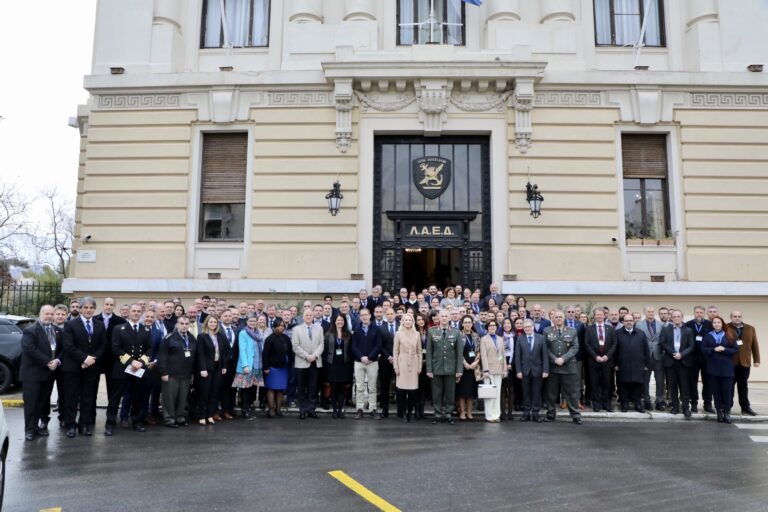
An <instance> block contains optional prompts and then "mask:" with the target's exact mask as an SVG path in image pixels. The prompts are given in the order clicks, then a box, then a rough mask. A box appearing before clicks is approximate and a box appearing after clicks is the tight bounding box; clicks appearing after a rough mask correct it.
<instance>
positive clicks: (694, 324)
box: [685, 306, 715, 413]
mask: <svg viewBox="0 0 768 512" xmlns="http://www.w3.org/2000/svg"><path fill="white" fill-rule="evenodd" d="M705 312H706V309H705V308H704V306H696V307H694V308H693V319H692V320H689V321H687V322H686V323H685V326H686V327H687V328H689V329H691V330H692V331H693V344H694V346H695V347H696V348H695V349H694V351H693V355H692V361H691V368H690V372H689V374H688V381H689V386H690V393H691V412H698V402H699V373H701V400H702V402H704V410H705V411H706V412H709V413H714V412H715V410H714V409H713V408H712V390H711V389H709V379H708V378H707V358H706V357H705V356H704V352H702V350H701V344H702V343H703V342H704V337H705V336H706V335H707V334H709V333H710V332H711V331H712V322H711V321H709V320H708V319H707V318H705Z"/></svg>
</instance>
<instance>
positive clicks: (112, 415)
mask: <svg viewBox="0 0 768 512" xmlns="http://www.w3.org/2000/svg"><path fill="white" fill-rule="evenodd" d="M141 313H142V310H141V306H140V305H139V304H131V307H130V310H129V312H128V322H126V323H124V324H121V325H120V326H118V327H116V328H115V330H114V331H113V332H112V353H113V354H114V356H115V364H114V367H113V369H112V379H113V381H114V382H113V389H112V393H110V395H109V405H108V406H107V423H106V426H105V427H104V435H105V436H112V434H113V433H114V427H115V424H116V423H117V413H118V409H119V407H120V400H121V399H122V398H123V394H124V393H125V391H126V389H130V396H131V400H130V403H131V422H132V423H133V429H134V430H135V431H137V432H145V431H146V429H145V427H144V419H145V418H144V404H145V402H146V398H145V395H146V387H145V385H144V382H143V381H142V379H143V378H144V377H145V376H146V374H145V373H144V371H146V369H147V365H148V363H149V355H150V350H151V346H152V334H151V332H150V330H149V327H147V326H145V325H142V323H141V321H140V319H141ZM126 370H128V371H130V373H131V374H130V375H128V373H126ZM139 375H141V376H139Z"/></svg>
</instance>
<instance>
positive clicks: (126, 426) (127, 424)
mask: <svg viewBox="0 0 768 512" xmlns="http://www.w3.org/2000/svg"><path fill="white" fill-rule="evenodd" d="M120 426H121V427H123V428H130V427H131V424H130V423H129V422H128V420H120Z"/></svg>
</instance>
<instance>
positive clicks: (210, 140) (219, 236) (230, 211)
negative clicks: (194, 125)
mask: <svg viewBox="0 0 768 512" xmlns="http://www.w3.org/2000/svg"><path fill="white" fill-rule="evenodd" d="M247 155H248V135H247V134H246V133H206V134H204V135H203V166H202V180H201V194H200V197H201V203H202V204H201V208H200V210H201V212H200V213H201V215H200V237H199V238H200V241H201V242H242V241H243V235H244V232H245V231H244V230H245V175H246V168H247V158H248V156H247Z"/></svg>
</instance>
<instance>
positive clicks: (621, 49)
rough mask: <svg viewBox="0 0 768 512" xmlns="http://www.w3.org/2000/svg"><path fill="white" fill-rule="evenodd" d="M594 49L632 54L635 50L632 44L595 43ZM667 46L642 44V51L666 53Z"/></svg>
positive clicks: (667, 50) (601, 51)
mask: <svg viewBox="0 0 768 512" xmlns="http://www.w3.org/2000/svg"><path fill="white" fill-rule="evenodd" d="M595 51H597V52H598V53H627V54H632V53H634V52H635V48H634V47H632V46H598V45H595ZM668 52H669V48H668V47H666V46H643V53H658V54H664V53H668Z"/></svg>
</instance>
